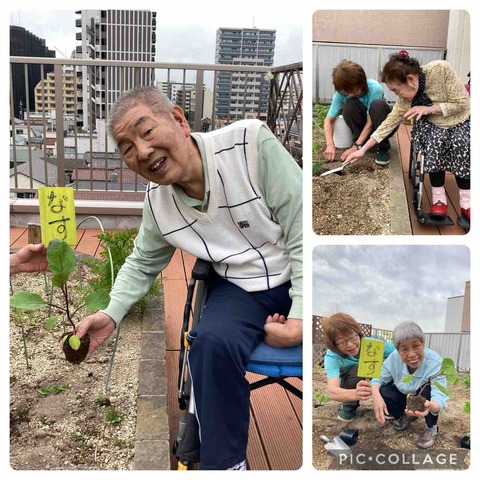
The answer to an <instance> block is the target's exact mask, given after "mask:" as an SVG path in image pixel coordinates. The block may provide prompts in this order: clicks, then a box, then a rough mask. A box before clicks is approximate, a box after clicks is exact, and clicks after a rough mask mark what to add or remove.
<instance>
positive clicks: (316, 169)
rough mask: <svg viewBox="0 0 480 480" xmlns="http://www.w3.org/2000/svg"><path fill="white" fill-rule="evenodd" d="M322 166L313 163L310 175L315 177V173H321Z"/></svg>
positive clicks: (318, 163)
mask: <svg viewBox="0 0 480 480" xmlns="http://www.w3.org/2000/svg"><path fill="white" fill-rule="evenodd" d="M322 168H323V164H321V163H320V162H313V164H312V174H313V175H315V174H316V173H320V172H321V171H322Z"/></svg>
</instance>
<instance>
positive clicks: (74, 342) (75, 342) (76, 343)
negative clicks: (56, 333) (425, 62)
mask: <svg viewBox="0 0 480 480" xmlns="http://www.w3.org/2000/svg"><path fill="white" fill-rule="evenodd" d="M68 343H69V345H70V346H71V347H72V348H73V349H74V350H78V349H79V348H80V345H81V342H80V338H79V337H77V336H76V335H72V336H71V337H70V338H69V339H68Z"/></svg>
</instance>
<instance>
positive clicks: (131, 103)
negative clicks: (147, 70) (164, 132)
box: [107, 86, 173, 138]
mask: <svg viewBox="0 0 480 480" xmlns="http://www.w3.org/2000/svg"><path fill="white" fill-rule="evenodd" d="M139 104H143V105H146V106H147V107H150V108H151V109H152V112H153V113H155V114H162V113H170V112H171V111H172V107H173V103H172V102H171V101H170V100H169V99H168V97H167V96H166V95H165V94H163V93H162V92H160V91H159V90H157V89H156V88H155V87H144V86H142V87H135V88H133V89H132V90H129V91H127V92H125V93H123V94H122V95H121V96H120V97H118V98H117V100H116V102H115V103H114V104H113V107H112V109H111V110H110V112H109V115H108V124H107V128H108V133H109V134H110V136H111V137H112V138H113V130H114V129H115V127H116V126H117V124H118V122H119V121H120V120H121V119H122V118H123V117H124V115H125V114H126V113H127V112H128V111H129V110H130V109H131V108H133V107H136V106H137V105H139Z"/></svg>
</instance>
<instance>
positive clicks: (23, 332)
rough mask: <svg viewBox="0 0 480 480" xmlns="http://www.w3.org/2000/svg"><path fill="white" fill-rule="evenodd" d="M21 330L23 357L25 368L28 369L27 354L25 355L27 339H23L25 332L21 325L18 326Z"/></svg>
mask: <svg viewBox="0 0 480 480" xmlns="http://www.w3.org/2000/svg"><path fill="white" fill-rule="evenodd" d="M20 328H21V330H22V342H23V356H24V357H25V363H26V364H27V368H28V369H30V364H29V363H28V353H27V339H26V338H25V330H24V328H23V325H20Z"/></svg>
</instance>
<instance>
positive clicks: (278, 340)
mask: <svg viewBox="0 0 480 480" xmlns="http://www.w3.org/2000/svg"><path fill="white" fill-rule="evenodd" d="M302 328H303V322H302V320H299V319H298V318H288V319H287V318H285V315H280V314H278V313H275V314H274V315H269V316H268V317H267V323H266V324H265V343H266V344H267V345H270V346H271V347H293V346H295V345H299V344H300V343H302Z"/></svg>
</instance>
